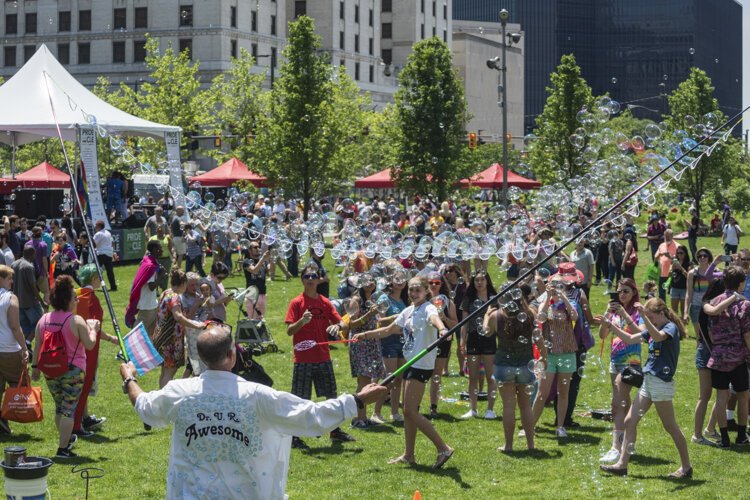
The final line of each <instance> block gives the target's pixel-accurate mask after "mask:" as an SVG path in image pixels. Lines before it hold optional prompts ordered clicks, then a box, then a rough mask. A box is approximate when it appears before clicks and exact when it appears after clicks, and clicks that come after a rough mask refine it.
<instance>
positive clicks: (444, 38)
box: [443, 30, 448, 43]
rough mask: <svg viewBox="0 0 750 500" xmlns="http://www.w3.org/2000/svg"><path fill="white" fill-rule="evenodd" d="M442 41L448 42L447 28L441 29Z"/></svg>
mask: <svg viewBox="0 0 750 500" xmlns="http://www.w3.org/2000/svg"><path fill="white" fill-rule="evenodd" d="M443 41H444V42H445V43H448V31H447V30H443Z"/></svg>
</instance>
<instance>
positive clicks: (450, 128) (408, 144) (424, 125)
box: [394, 37, 474, 199]
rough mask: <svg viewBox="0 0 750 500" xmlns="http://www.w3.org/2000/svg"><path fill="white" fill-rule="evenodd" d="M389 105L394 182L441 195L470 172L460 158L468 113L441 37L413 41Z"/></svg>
mask: <svg viewBox="0 0 750 500" xmlns="http://www.w3.org/2000/svg"><path fill="white" fill-rule="evenodd" d="M395 105H396V124H397V127H398V135H397V138H396V140H397V141H398V142H397V147H398V155H397V164H398V168H397V169H395V170H394V177H395V180H396V182H397V183H398V185H399V186H400V187H401V188H403V189H405V190H406V191H409V192H422V193H424V192H430V193H433V194H435V195H437V197H438V198H439V199H445V198H446V195H447V192H448V188H449V187H450V186H451V185H452V184H453V183H454V182H455V181H457V180H459V179H462V178H463V177H466V176H467V175H470V174H473V173H474V172H473V171H471V170H473V169H471V170H468V169H467V165H466V163H462V162H461V161H460V160H461V152H462V148H463V147H465V146H464V145H463V143H464V141H465V138H466V124H467V122H468V118H469V116H468V112H467V106H466V100H465V98H464V90H463V85H462V84H461V81H460V80H459V78H458V75H457V73H456V70H455V68H454V67H453V61H452V56H451V51H450V49H449V48H448V46H447V45H446V44H445V43H444V42H443V41H442V40H440V39H439V38H437V37H431V38H428V39H426V40H422V41H420V42H417V43H416V44H414V46H413V48H412V52H411V54H410V55H409V59H408V60H407V63H406V66H404V69H403V70H402V71H401V73H400V74H399V89H398V91H397V92H396V96H395ZM428 175H429V176H431V178H432V180H431V182H429V183H428V182H426V180H427V176H428Z"/></svg>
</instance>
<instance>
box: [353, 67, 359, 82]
mask: <svg viewBox="0 0 750 500" xmlns="http://www.w3.org/2000/svg"><path fill="white" fill-rule="evenodd" d="M354 79H355V80H359V63H354Z"/></svg>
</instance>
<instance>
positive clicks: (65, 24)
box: [57, 10, 70, 31]
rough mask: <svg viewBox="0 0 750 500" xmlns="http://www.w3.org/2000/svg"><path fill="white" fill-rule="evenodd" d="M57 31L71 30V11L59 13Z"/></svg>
mask: <svg viewBox="0 0 750 500" xmlns="http://www.w3.org/2000/svg"><path fill="white" fill-rule="evenodd" d="M57 31H70V11H69V10H66V11H63V12H58V13H57Z"/></svg>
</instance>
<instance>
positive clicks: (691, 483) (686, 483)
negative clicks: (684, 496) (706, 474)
mask: <svg viewBox="0 0 750 500" xmlns="http://www.w3.org/2000/svg"><path fill="white" fill-rule="evenodd" d="M628 477H629V478H631V479H656V480H659V481H662V482H665V483H668V484H673V485H674V486H675V487H674V488H673V489H672V490H670V491H671V493H676V492H678V491H682V490H685V489H687V488H695V487H698V486H702V485H704V484H706V483H707V482H708V481H707V480H705V479H695V478H689V479H688V478H685V479H677V478H674V477H669V476H667V475H666V474H664V475H655V474H654V475H646V474H628Z"/></svg>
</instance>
